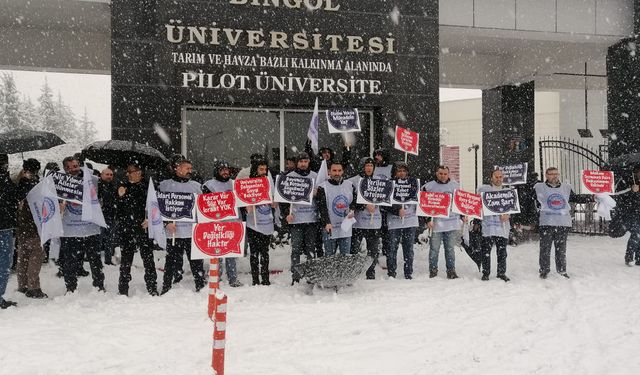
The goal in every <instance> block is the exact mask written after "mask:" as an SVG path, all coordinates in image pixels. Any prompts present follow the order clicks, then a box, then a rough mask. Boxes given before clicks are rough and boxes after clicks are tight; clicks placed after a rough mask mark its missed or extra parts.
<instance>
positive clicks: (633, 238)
mask: <svg viewBox="0 0 640 375" xmlns="http://www.w3.org/2000/svg"><path fill="white" fill-rule="evenodd" d="M617 190H619V193H618V194H620V195H618V196H617V199H616V201H617V203H618V204H617V207H616V211H618V212H620V214H621V215H623V216H624V219H623V220H624V223H625V226H626V227H627V230H628V231H629V233H630V236H629V240H628V241H627V251H626V252H625V255H624V262H625V264H626V265H627V266H631V265H633V263H634V260H635V265H636V266H640V164H639V165H636V166H634V167H633V170H632V173H631V176H630V178H629V179H624V180H622V181H621V182H620V183H619V185H618V189H617Z"/></svg>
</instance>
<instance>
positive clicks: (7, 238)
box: [0, 154, 18, 309]
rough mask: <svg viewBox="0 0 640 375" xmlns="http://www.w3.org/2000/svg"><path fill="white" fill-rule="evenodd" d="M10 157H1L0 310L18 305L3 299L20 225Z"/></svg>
mask: <svg viewBox="0 0 640 375" xmlns="http://www.w3.org/2000/svg"><path fill="white" fill-rule="evenodd" d="M8 167H9V157H8V156H7V155H4V154H3V155H0V308H1V309H6V308H8V307H11V306H16V305H17V304H16V303H15V302H12V301H8V300H5V299H4V298H3V295H4V292H5V291H6V289H7V283H8V282H9V276H10V274H11V264H12V263H13V250H14V249H13V230H14V229H15V228H16V226H17V224H18V219H17V214H18V192H17V190H16V186H15V185H14V183H13V181H11V179H10V178H9V171H8Z"/></svg>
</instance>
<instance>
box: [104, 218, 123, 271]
mask: <svg viewBox="0 0 640 375" xmlns="http://www.w3.org/2000/svg"><path fill="white" fill-rule="evenodd" d="M118 232H119V231H117V230H116V225H115V223H113V222H112V223H111V224H109V228H100V251H101V252H103V253H104V262H105V263H109V264H110V263H111V262H112V258H113V255H114V254H115V249H116V247H117V246H118V240H117V238H118Z"/></svg>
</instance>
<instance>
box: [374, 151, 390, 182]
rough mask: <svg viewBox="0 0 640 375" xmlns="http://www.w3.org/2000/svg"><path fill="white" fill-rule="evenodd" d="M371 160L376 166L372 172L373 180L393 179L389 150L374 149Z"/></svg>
mask: <svg viewBox="0 0 640 375" xmlns="http://www.w3.org/2000/svg"><path fill="white" fill-rule="evenodd" d="M373 160H374V162H375V164H376V165H375V170H374V172H373V175H374V177H375V178H379V179H381V180H390V179H391V178H393V177H394V176H393V174H392V169H393V163H392V162H391V156H390V155H389V150H387V149H386V148H378V149H376V150H375V151H373Z"/></svg>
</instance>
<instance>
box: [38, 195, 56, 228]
mask: <svg viewBox="0 0 640 375" xmlns="http://www.w3.org/2000/svg"><path fill="white" fill-rule="evenodd" d="M55 213H56V206H55V203H54V202H53V199H51V198H47V197H45V198H44V200H43V201H42V218H41V220H42V221H41V222H42V224H44V223H46V222H47V221H49V220H50V219H51V218H52V217H53V214H55Z"/></svg>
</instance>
